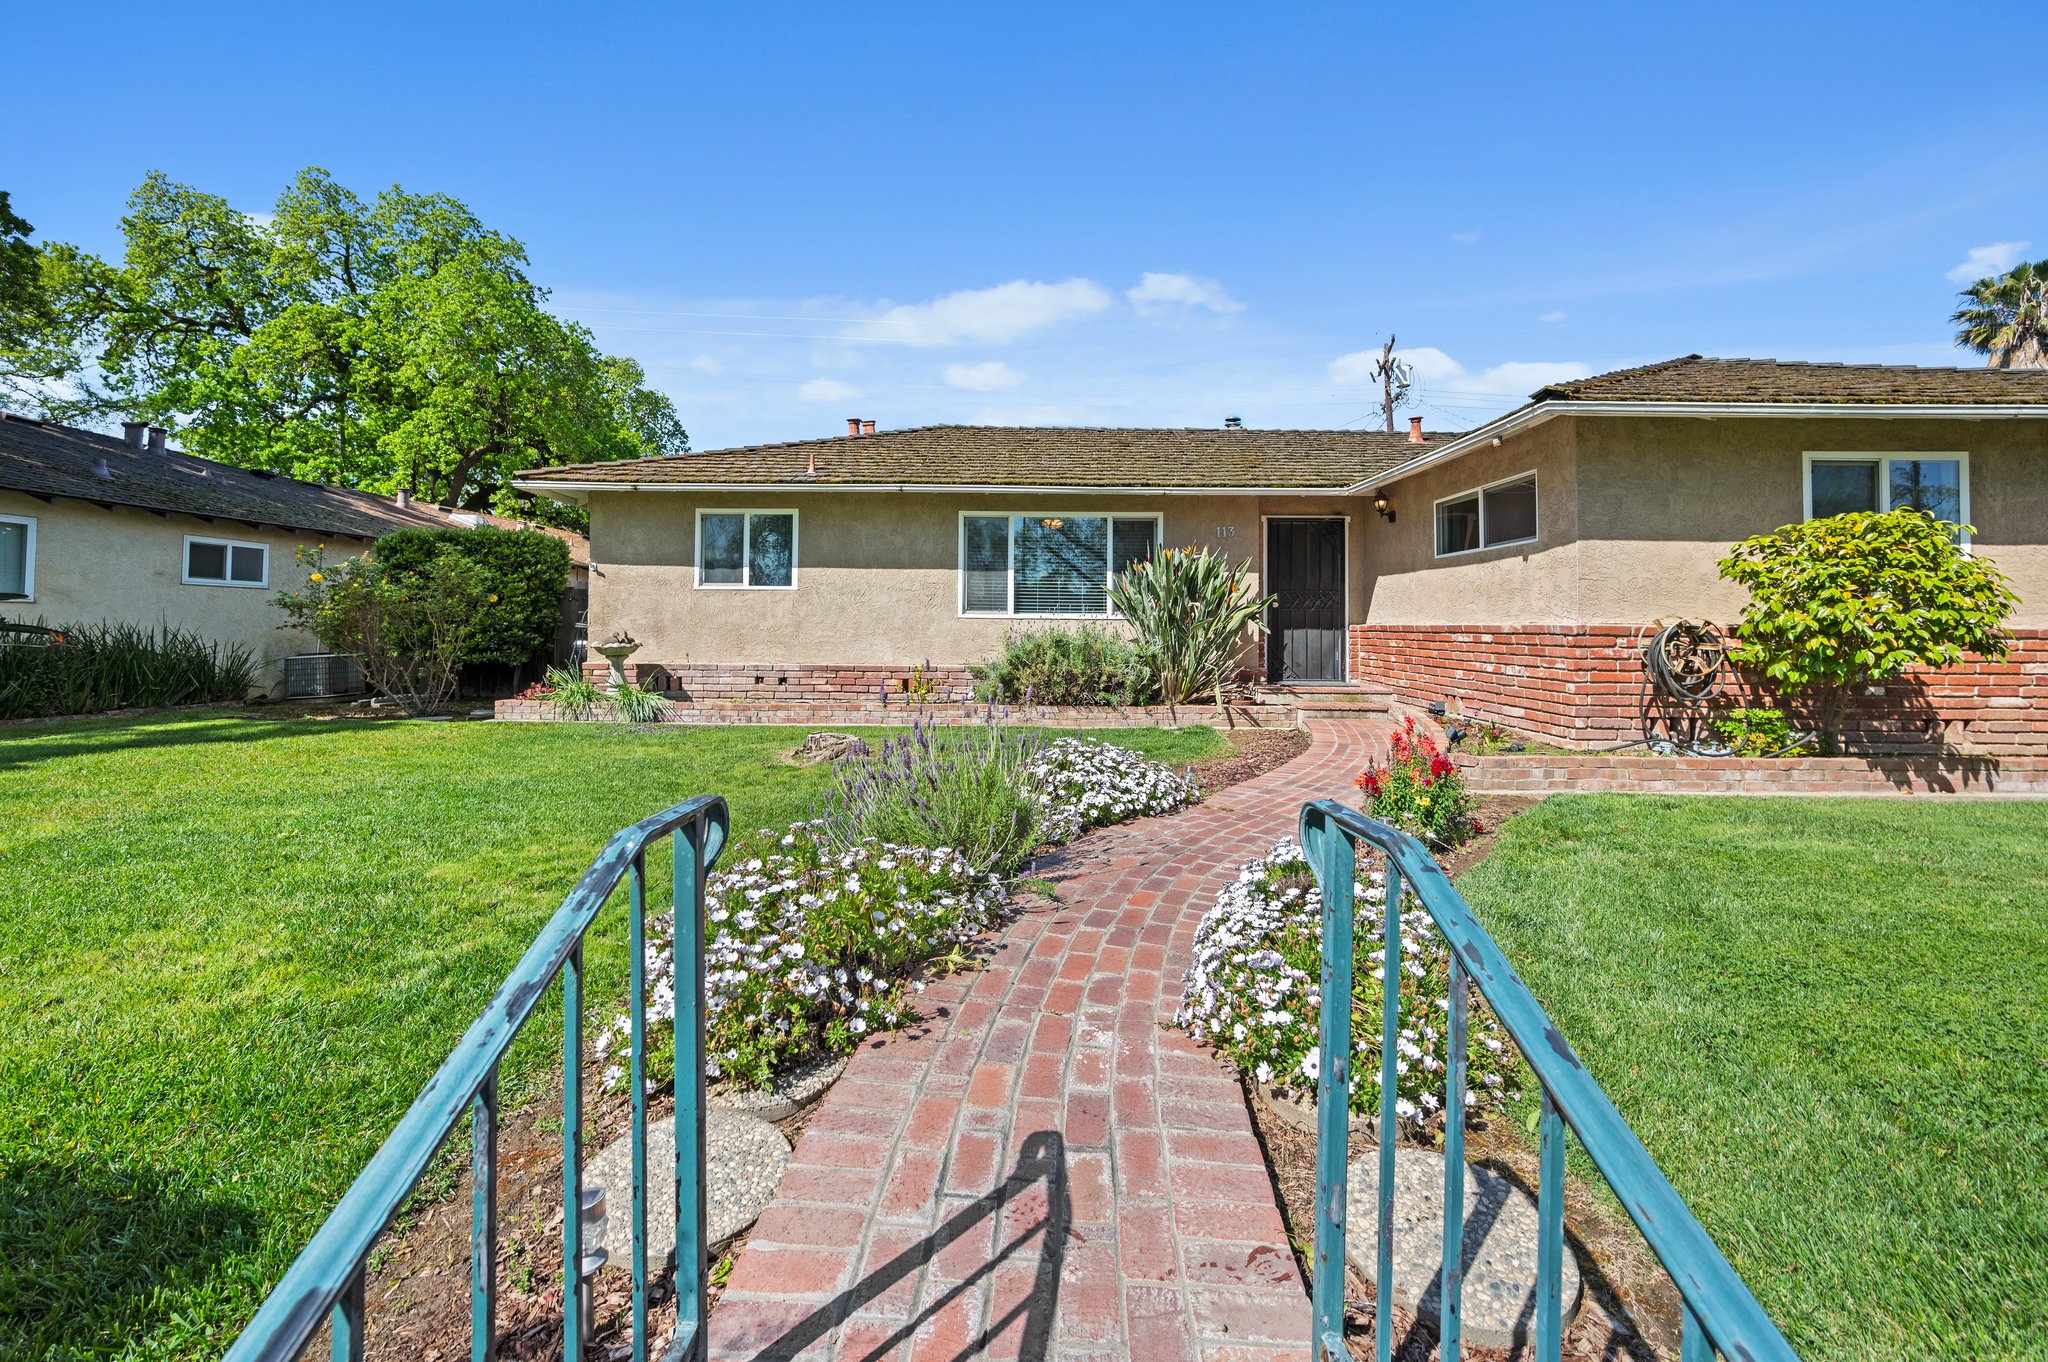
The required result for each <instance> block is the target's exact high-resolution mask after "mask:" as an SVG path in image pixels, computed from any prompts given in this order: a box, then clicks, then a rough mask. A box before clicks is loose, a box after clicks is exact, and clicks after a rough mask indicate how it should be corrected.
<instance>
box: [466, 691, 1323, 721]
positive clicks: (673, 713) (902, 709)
mask: <svg viewBox="0 0 2048 1362" xmlns="http://www.w3.org/2000/svg"><path fill="white" fill-rule="evenodd" d="M495 709H496V717H498V718H499V719H506V720H513V721H517V722H525V723H572V722H579V721H589V720H590V719H591V718H592V717H593V716H582V719H581V720H579V719H572V718H571V717H570V716H568V715H565V714H563V713H562V712H561V711H560V710H559V709H558V708H557V707H556V706H555V705H554V704H553V703H552V702H551V701H547V700H500V701H498V702H497V704H496V706H495ZM1361 712H1362V711H1361ZM594 717H595V718H596V719H601V720H609V719H610V718H611V714H610V712H609V711H605V710H600V711H599V712H598V713H597V714H596V715H595V716H594ZM990 718H993V719H994V720H995V721H996V722H997V723H1001V724H1005V725H1009V726H1012V727H1021V726H1029V727H1035V728H1038V727H1042V728H1159V727H1164V726H1166V725H1168V724H1170V723H1178V724H1183V725H1188V724H1207V725H1209V726H1210V727H1212V728H1294V727H1296V726H1297V725H1298V724H1299V722H1300V721H1299V719H1298V718H1297V716H1296V712H1295V708H1294V706H1292V705H1274V704H1262V705H1229V706H1226V707H1224V708H1223V709H1218V708H1217V707H1216V706H1214V705H1182V706H1180V707H1179V708H1178V709H1177V710H1176V711H1175V712H1174V713H1173V714H1171V715H1169V714H1168V712H1167V710H1166V708H1165V707H1164V706H1161V705H1148V706H1141V707H1133V708H1129V709H1124V708H1119V707H1117V706H1114V705H1103V706H1089V707H1085V708H1083V707H1077V706H1049V705H1032V706H1030V707H1029V708H1026V707H1025V706H1023V705H998V706H996V707H995V709H994V711H993V712H991V710H990V709H989V707H988V706H986V705H977V704H971V703H959V702H955V703H950V704H933V705H915V704H911V703H909V702H907V701H904V700H902V699H894V700H892V701H891V702H890V703H889V704H887V705H883V704H881V703H880V702H879V699H878V698H877V699H870V700H869V701H867V702H865V703H861V702H858V701H834V700H803V699H797V700H790V701H785V702H781V703H770V702H767V701H754V700H729V701H712V702H707V703H700V704H686V703H678V704H673V705H670V706H669V707H668V708H667V709H666V710H664V711H663V712H662V716H661V722H663V723H670V724H787V725H791V726H793V727H798V728H834V727H838V728H845V727H856V726H882V725H907V724H909V723H911V722H912V721H913V720H919V719H922V720H923V721H924V722H927V723H948V724H959V723H983V722H986V721H987V720H989V719H990Z"/></svg>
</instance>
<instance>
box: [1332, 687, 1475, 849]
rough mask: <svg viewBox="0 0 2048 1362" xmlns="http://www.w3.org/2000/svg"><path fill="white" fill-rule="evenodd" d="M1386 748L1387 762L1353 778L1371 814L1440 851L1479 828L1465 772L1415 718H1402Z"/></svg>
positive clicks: (1458, 842) (1368, 768) (1455, 844)
mask: <svg viewBox="0 0 2048 1362" xmlns="http://www.w3.org/2000/svg"><path fill="white" fill-rule="evenodd" d="M1388 748H1389V752H1388V759H1387V763H1386V765H1384V766H1381V765H1378V764H1375V765H1372V766H1368V767H1366V768H1365V771H1364V773H1363V774H1362V775H1360V776H1359V777H1358V779H1357V780H1355V781H1353V782H1352V783H1353V784H1355V785H1356V786H1358V788H1359V789H1360V790H1361V791H1363V792H1364V794H1365V799H1366V806H1365V811H1366V812H1367V813H1369V814H1371V815H1372V816H1373V817H1374V818H1377V819H1379V820H1380V821H1381V822H1382V823H1391V824H1393V825H1394V826H1395V827H1397V828H1400V829H1401V830H1402V831H1403V832H1407V833H1410V834H1413V835H1414V836H1417V837H1420V838H1421V839H1422V840H1423V841H1424V842H1427V843H1428V844H1429V845H1430V846H1431V847H1432V848H1433V849H1435V850H1439V851H1447V850H1449V849H1450V848H1452V847H1455V846H1458V845H1460V844H1462V843H1463V842H1464V841H1465V839H1466V838H1468V837H1470V836H1471V835H1472V834H1473V833H1475V832H1478V831H1479V824H1478V822H1477V820H1475V819H1474V818H1473V817H1472V796H1471V794H1470V793H1469V792H1468V791H1467V790H1466V789H1465V776H1464V773H1463V772H1461V771H1460V770H1459V769H1458V764H1457V763H1456V762H1454V761H1452V760H1451V759H1450V758H1449V757H1448V756H1446V755H1444V751H1443V749H1442V748H1440V747H1438V746H1437V745H1436V741H1435V740H1434V739H1433V738H1431V737H1430V736H1429V735H1428V734H1427V733H1424V732H1422V731H1421V730H1419V729H1418V728H1416V726H1415V720H1414V718H1413V717H1410V718H1408V719H1406V720H1404V721H1403V722H1402V724H1401V727H1400V729H1399V731H1397V732H1396V733H1395V734H1394V736H1393V738H1392V739H1391V741H1390V742H1389V743H1388Z"/></svg>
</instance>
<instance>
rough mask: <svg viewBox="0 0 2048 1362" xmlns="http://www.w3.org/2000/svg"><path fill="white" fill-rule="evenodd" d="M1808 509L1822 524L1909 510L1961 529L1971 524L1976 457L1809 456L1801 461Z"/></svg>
mask: <svg viewBox="0 0 2048 1362" xmlns="http://www.w3.org/2000/svg"><path fill="white" fill-rule="evenodd" d="M1801 463H1802V465H1803V467H1802V469H1801V473H1802V476H1801V478H1800V482H1801V484H1802V488H1801V490H1802V493H1803V495H1804V498H1805V501H1804V505H1803V509H1804V511H1805V512H1806V519H1808V520H1817V519H1821V518H1823V517H1826V516H1831V515H1841V514H1843V513H1844V512H1847V511H1897V510H1901V509H1903V508H1905V507H1907V506H1911V507H1914V508H1916V509H1918V510H1922V511H1925V512H1927V513H1928V514H1929V515H1931V516H1933V517H1934V518H1935V519H1936V520H1946V521H1947V522H1948V523H1949V524H1951V525H1953V526H1955V527H1956V532H1957V535H1958V536H1959V537H1960V535H1961V533H1962V527H1963V526H1965V525H1967V524H1969V523H1970V456H1969V455H1968V454H1965V453H1962V452H1961V451H1956V450H1951V451H1948V452H1946V453H1918V452H1915V453H1883V454H1870V453H1858V452H1854V451H1846V452H1837V451H1827V450H1808V451H1806V454H1805V456H1804V457H1803V459H1802V460H1801Z"/></svg>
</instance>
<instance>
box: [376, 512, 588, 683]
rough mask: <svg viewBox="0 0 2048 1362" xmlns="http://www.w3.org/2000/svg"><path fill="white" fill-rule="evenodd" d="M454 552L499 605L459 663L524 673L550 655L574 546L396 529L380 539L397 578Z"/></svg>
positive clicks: (496, 533) (532, 536)
mask: <svg viewBox="0 0 2048 1362" xmlns="http://www.w3.org/2000/svg"><path fill="white" fill-rule="evenodd" d="M443 549H453V550H454V551H455V552H456V553H459V554H461V555H462V556H463V557H464V558H467V559H469V560H470V561H471V562H474V563H476V564H477V565H478V566H480V567H482V568H483V570H484V572H485V574H486V575H487V576H488V577H489V589H490V591H491V593H492V594H493V595H495V596H496V597H497V598H498V599H497V600H496V601H495V602H493V603H492V605H491V607H490V609H489V610H487V611H486V612H485V614H484V618H483V619H482V620H480V621H479V622H478V625H477V631H476V635H475V637H473V638H472V639H471V640H470V641H469V644H468V645H467V646H466V647H465V648H464V649H463V650H462V661H463V662H465V663H471V662H496V663H503V664H505V665H507V666H513V667H516V666H519V665H520V664H521V663H524V662H530V661H532V660H533V659H534V658H536V657H540V656H543V655H545V654H551V653H552V652H553V651H554V646H555V633H556V630H557V629H558V628H559V627H560V625H561V619H562V593H563V592H564V591H567V590H568V589H569V546H568V545H567V544H565V543H563V542H562V541H561V540H559V539H557V538H555V537H554V536H553V535H551V534H543V533H541V532H540V531H539V530H499V529H492V528H489V527H487V526H479V527H477V528H475V529H446V530H394V531H393V532H392V533H390V534H387V535H385V536H384V537H383V538H381V539H379V540H378V541H377V544H376V548H375V550H374V552H375V553H376V556H377V561H378V562H379V563H381V564H383V566H384V568H385V570H386V571H387V572H388V573H390V574H391V575H392V576H393V577H410V576H417V575H419V574H422V573H424V572H425V571H426V570H427V565H428V564H429V563H431V562H432V561H433V560H434V555H435V554H437V553H439V552H441V551H442V550H443Z"/></svg>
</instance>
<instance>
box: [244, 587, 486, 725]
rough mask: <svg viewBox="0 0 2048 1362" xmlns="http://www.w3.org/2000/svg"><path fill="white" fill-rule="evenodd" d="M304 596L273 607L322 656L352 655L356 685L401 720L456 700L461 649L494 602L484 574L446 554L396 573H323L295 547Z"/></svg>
mask: <svg viewBox="0 0 2048 1362" xmlns="http://www.w3.org/2000/svg"><path fill="white" fill-rule="evenodd" d="M297 556H298V560H299V561H300V562H301V563H303V564H305V565H306V567H307V568H308V569H309V571H308V573H307V580H306V586H305V589H304V590H302V591H296V592H292V591H287V592H281V593H279V595H278V596H277V598H276V599H277V605H278V608H279V609H281V610H283V611H284V613H285V618H287V619H289V620H290V621H291V622H292V623H293V624H294V625H296V626H298V627H299V628H301V629H304V630H305V631H306V632H307V633H309V634H311V635H313V637H315V638H317V639H319V640H320V642H321V644H322V646H324V647H325V648H327V650H328V651H329V652H336V653H351V654H353V655H354V656H355V659H356V663H357V665H358V666H360V667H361V668H362V671H363V678H364V680H366V681H368V682H369V683H370V685H371V686H372V687H373V688H375V689H376V690H378V691H380V692H382V693H383V694H385V695H387V696H389V697H390V698H391V699H392V700H394V701H396V702H397V704H398V705H399V707H400V708H402V709H404V710H405V712H406V713H408V714H431V713H433V712H434V711H435V710H437V709H439V708H440V707H441V706H442V705H444V704H446V703H447V702H448V698H449V697H450V696H451V695H453V694H454V693H455V673H456V668H457V667H458V666H459V665H460V663H461V659H462V654H463V649H464V648H465V647H467V646H468V644H469V640H470V639H471V638H472V637H473V636H474V635H475V633H476V630H477V628H478V626H479V621H480V619H481V617H482V615H483V612H484V611H485V610H486V609H487V608H488V607H489V606H490V605H492V604H493V603H494V602H495V601H496V600H497V595H496V593H494V592H492V591H491V590H490V586H489V583H488V581H487V580H486V574H485V572H484V569H483V568H481V567H479V566H478V565H477V564H476V563H475V562H473V561H471V560H470V559H468V558H465V557H463V556H462V555H461V554H459V553H457V552H455V551H454V550H452V549H443V550H442V551H440V552H439V553H436V554H435V555H434V557H433V558H432V559H431V560H430V561H429V562H428V563H427V564H426V566H425V567H424V568H421V569H419V570H417V571H412V572H407V573H404V574H397V573H394V572H392V571H391V570H390V568H389V567H388V566H387V565H386V564H385V563H384V562H383V561H382V560H380V559H377V558H372V557H370V556H369V555H367V554H366V555H363V556H362V557H358V558H351V559H349V560H347V561H346V562H344V563H342V564H341V565H340V566H339V567H336V568H331V569H330V568H328V567H327V565H326V562H325V558H324V555H323V554H322V552H321V550H319V549H307V548H303V547H301V548H300V549H299V551H298V555H297Z"/></svg>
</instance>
